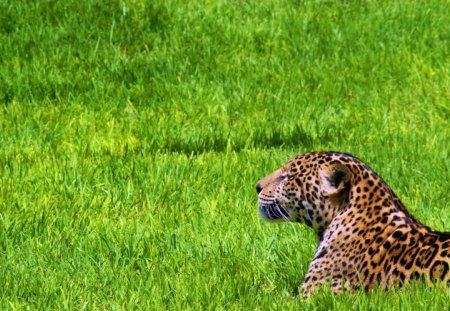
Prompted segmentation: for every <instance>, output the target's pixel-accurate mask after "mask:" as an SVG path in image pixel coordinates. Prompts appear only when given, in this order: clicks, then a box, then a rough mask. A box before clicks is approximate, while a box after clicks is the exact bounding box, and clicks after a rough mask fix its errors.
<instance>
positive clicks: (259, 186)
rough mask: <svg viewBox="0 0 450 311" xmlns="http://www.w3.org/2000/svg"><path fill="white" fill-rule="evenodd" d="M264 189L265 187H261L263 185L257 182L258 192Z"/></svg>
mask: <svg viewBox="0 0 450 311" xmlns="http://www.w3.org/2000/svg"><path fill="white" fill-rule="evenodd" d="M262 190H263V188H262V187H261V185H260V184H259V183H258V184H256V192H258V194H259V193H260V192H261V191H262Z"/></svg>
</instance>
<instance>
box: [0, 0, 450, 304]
mask: <svg viewBox="0 0 450 311" xmlns="http://www.w3.org/2000/svg"><path fill="white" fill-rule="evenodd" d="M0 10H1V12H2V14H0V55H1V57H0V279H1V280H2V286H0V303H1V307H2V309H27V308H30V309H47V308H48V309H135V308H136V309H199V308H205V309H299V308H300V309H301V308H305V309H313V310H329V309H331V308H333V309H339V310H341V309H349V308H353V309H358V310H359V309H361V310H367V309H369V310H385V309H395V310H418V309H429V310H446V309H448V305H449V304H448V301H449V293H448V291H442V290H437V289H433V290H429V289H428V288H426V287H425V286H418V287H416V288H406V289H402V290H399V291H395V290H392V291H389V292H387V293H382V292H380V291H374V292H371V293H354V294H344V295H338V296H335V295H332V294H331V293H330V292H329V291H327V290H324V291H323V292H321V293H320V294H319V295H318V296H316V297H315V298H312V299H308V300H305V299H303V298H301V297H299V296H298V295H297V294H298V291H299V286H301V282H302V280H303V278H304V275H305V273H306V270H307V267H308V264H309V262H310V260H311V258H312V255H313V252H314V249H315V245H316V240H315V237H314V235H313V233H312V232H311V231H310V230H308V229H307V228H306V227H304V226H298V225H292V224H284V225H276V226H274V225H269V224H267V223H264V222H262V221H261V220H260V219H259V217H258V215H257V213H256V209H257V206H256V194H255V191H254V185H255V182H256V181H257V180H258V178H259V177H261V176H263V175H266V174H267V173H269V172H270V171H272V170H274V169H276V168H277V167H278V166H280V165H281V164H282V163H283V162H284V161H286V160H287V159H288V158H289V157H291V156H294V155H295V154H297V153H301V152H305V151H310V150H338V151H349V152H352V153H353V154H355V155H357V156H359V157H360V158H362V159H363V160H364V161H365V162H367V163H368V164H369V165H370V166H371V167H372V168H374V169H375V171H377V172H378V173H379V174H380V175H381V176H383V177H384V179H386V180H387V182H388V183H389V184H390V185H391V186H392V187H393V189H394V191H395V192H396V193H397V194H398V195H399V196H400V197H401V199H402V200H403V201H404V203H405V205H407V206H408V208H409V210H410V211H411V212H412V213H413V214H414V215H415V216H416V217H417V218H418V219H420V220H421V221H422V222H424V223H425V224H427V225H430V226H432V227H434V228H435V229H439V230H447V231H449V230H450V227H449V225H448V224H449V223H450V208H449V203H448V199H449V197H448V192H449V180H450V170H449V167H450V162H449V147H448V146H449V142H450V139H449V134H450V133H449V110H450V108H449V99H450V88H449V86H450V77H449V73H450V72H449V68H450V57H449V56H450V55H449V47H450V44H449V38H450V28H449V25H450V6H448V3H447V2H446V1H437V0H433V1H406V2H405V1H390V2H375V1H361V2H358V3H353V2H348V1H347V2H345V1H344V2H339V1H337V2H333V1H247V2H242V1H189V2H185V1H149V2H144V1H94V0H84V1H44V0H39V1H33V2H29V1H6V0H5V1H0Z"/></svg>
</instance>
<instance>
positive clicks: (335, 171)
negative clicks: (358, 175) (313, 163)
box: [319, 163, 352, 196]
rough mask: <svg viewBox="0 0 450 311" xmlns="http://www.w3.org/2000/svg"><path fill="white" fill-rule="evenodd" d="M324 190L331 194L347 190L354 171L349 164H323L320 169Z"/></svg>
mask: <svg viewBox="0 0 450 311" xmlns="http://www.w3.org/2000/svg"><path fill="white" fill-rule="evenodd" d="M319 176H320V181H321V184H322V189H323V191H324V192H325V193H326V194H327V195H329V196H335V195H338V196H339V195H341V194H343V193H344V192H347V190H348V185H349V181H350V179H351V176H352V173H351V172H350V170H349V169H348V167H347V166H345V165H343V164H339V163H335V164H331V165H326V166H322V168H321V169H320V171H319Z"/></svg>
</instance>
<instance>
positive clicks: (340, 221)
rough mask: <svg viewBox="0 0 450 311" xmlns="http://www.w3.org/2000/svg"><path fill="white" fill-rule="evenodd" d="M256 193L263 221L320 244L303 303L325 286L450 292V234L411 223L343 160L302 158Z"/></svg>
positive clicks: (385, 191) (381, 188)
mask: <svg viewBox="0 0 450 311" xmlns="http://www.w3.org/2000/svg"><path fill="white" fill-rule="evenodd" d="M256 190H257V192H258V203H259V212H260V215H261V217H262V218H263V219H265V220H267V221H272V222H278V221H291V222H300V223H305V224H306V225H308V226H309V227H311V228H312V229H314V230H315V232H316V233H317V235H318V237H319V245H318V247H317V250H316V252H315V255H314V258H313V260H312V262H311V264H310V266H309V270H308V273H307V275H306V278H305V280H304V283H303V287H302V290H303V294H304V295H309V294H310V293H311V292H312V291H314V290H315V289H317V288H318V287H319V286H321V285H323V284H326V283H327V284H330V285H331V288H332V290H333V291H335V292H339V291H342V290H344V289H355V288H359V287H361V286H362V287H363V288H364V289H366V290H368V289H371V288H374V287H377V286H381V287H382V288H386V287H388V286H391V285H393V286H401V285H404V284H407V283H410V282H411V281H412V280H416V279H424V280H426V282H428V283H429V284H430V285H435V284H439V286H447V287H449V286H450V272H449V266H450V232H447V233H442V232H438V231H435V230H433V229H431V228H429V227H426V226H424V225H422V224H421V223H420V222H418V221H417V220H416V219H414V217H413V216H412V215H411V214H410V213H409V212H408V211H407V210H406V208H405V207H404V205H403V204H402V202H401V201H400V200H399V198H398V197H397V196H396V195H395V194H394V192H393V191H392V189H391V188H390V187H389V186H388V185H387V184H386V183H385V182H384V181H383V179H382V178H381V177H379V176H378V175H377V174H376V173H375V172H374V171H373V170H372V169H371V168H370V167H368V166H367V165H366V164H364V163H363V162H361V161H360V160H359V159H357V158H355V157H353V156H352V155H350V154H348V153H336V152H312V153H306V154H302V155H299V156H297V157H295V158H293V159H291V160H290V161H288V162H287V163H286V164H285V165H284V166H282V167H281V168H280V169H278V170H277V171H275V172H274V173H272V174H271V175H269V176H267V177H264V178H262V179H261V180H260V181H259V182H258V183H257V185H256Z"/></svg>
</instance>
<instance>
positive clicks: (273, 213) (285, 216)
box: [259, 203, 291, 222]
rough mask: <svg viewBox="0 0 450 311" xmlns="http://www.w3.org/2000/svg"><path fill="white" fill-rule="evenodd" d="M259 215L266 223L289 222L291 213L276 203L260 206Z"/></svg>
mask: <svg viewBox="0 0 450 311" xmlns="http://www.w3.org/2000/svg"><path fill="white" fill-rule="evenodd" d="M259 215H260V216H261V218H262V219H264V220H265V221H272V222H273V221H289V218H290V216H291V215H290V213H289V212H288V211H287V210H286V209H284V208H283V207H281V206H280V205H278V204H276V203H271V204H261V203H260V204H259Z"/></svg>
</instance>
